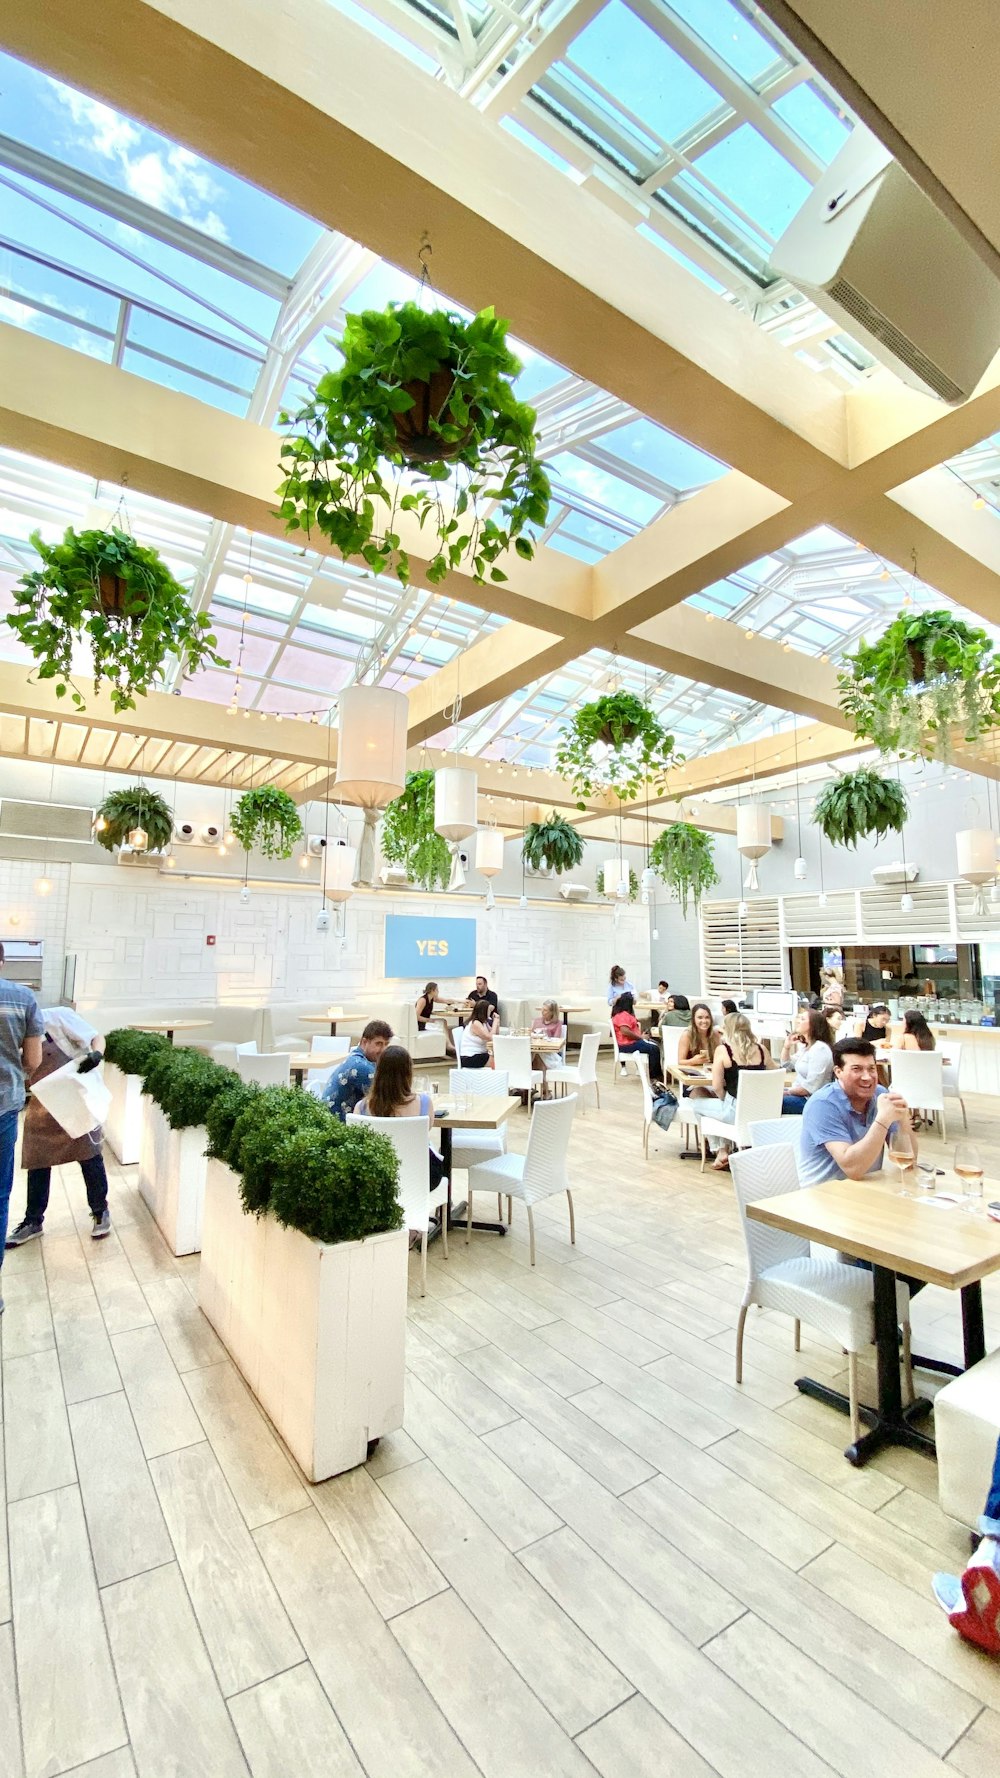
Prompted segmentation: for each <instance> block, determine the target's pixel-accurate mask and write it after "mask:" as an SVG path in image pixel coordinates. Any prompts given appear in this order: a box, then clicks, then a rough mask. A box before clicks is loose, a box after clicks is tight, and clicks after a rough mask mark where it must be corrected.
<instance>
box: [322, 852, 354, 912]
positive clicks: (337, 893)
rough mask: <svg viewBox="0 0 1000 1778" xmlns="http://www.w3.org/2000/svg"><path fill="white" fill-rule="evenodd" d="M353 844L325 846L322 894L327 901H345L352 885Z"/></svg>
mask: <svg viewBox="0 0 1000 1778" xmlns="http://www.w3.org/2000/svg"><path fill="white" fill-rule="evenodd" d="M357 857H358V854H357V850H356V848H355V847H354V846H327V848H326V851H325V852H324V853H323V894H324V896H325V898H326V900H327V901H347V900H348V898H349V896H350V894H351V891H352V889H353V887H354V867H355V864H356V863H357Z"/></svg>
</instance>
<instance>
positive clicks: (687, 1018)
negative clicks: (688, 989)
mask: <svg viewBox="0 0 1000 1778" xmlns="http://www.w3.org/2000/svg"><path fill="white" fill-rule="evenodd" d="M690 1023H691V1002H690V1000H689V999H688V997H687V995H686V994H668V995H667V1010H666V1012H661V1014H660V1024H661V1025H689V1024H690Z"/></svg>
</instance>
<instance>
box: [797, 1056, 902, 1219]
mask: <svg viewBox="0 0 1000 1778" xmlns="http://www.w3.org/2000/svg"><path fill="white" fill-rule="evenodd" d="M897 1132H898V1133H899V1135H900V1136H901V1137H902V1139H903V1141H904V1143H905V1145H906V1147H907V1148H908V1149H909V1150H910V1151H911V1152H912V1154H913V1156H914V1159H916V1153H917V1145H916V1142H915V1140H914V1137H913V1132H912V1129H911V1126H910V1108H909V1106H908V1105H907V1103H906V1100H905V1099H904V1098H903V1095H902V1093H892V1092H890V1091H889V1090H888V1089H887V1088H886V1087H883V1086H880V1085H879V1079H878V1071H877V1068H876V1064H875V1049H874V1046H873V1045H872V1044H870V1043H868V1042H867V1040H866V1039H865V1038H863V1037H842V1038H841V1039H840V1041H839V1042H838V1043H835V1044H834V1046H833V1079H832V1081H831V1082H830V1084H829V1086H825V1087H820V1088H819V1089H818V1090H817V1091H816V1092H815V1093H812V1094H811V1095H810V1097H809V1098H808V1099H807V1101H806V1107H805V1110H804V1111H803V1113H802V1134H801V1136H800V1138H799V1184H800V1185H803V1186H806V1185H822V1184H823V1183H824V1181H825V1180H827V1179H867V1178H868V1177H869V1176H870V1175H871V1174H872V1173H880V1172H881V1170H882V1156H883V1154H884V1152H885V1148H886V1144H887V1143H888V1142H889V1140H890V1138H891V1137H892V1136H893V1135H894V1134H895V1133H897Z"/></svg>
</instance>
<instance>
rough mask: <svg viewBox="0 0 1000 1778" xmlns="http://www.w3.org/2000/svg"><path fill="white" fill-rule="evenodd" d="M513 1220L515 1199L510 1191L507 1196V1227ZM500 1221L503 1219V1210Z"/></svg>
mask: <svg viewBox="0 0 1000 1778" xmlns="http://www.w3.org/2000/svg"><path fill="white" fill-rule="evenodd" d="M513 1220H514V1200H513V1198H512V1197H511V1196H510V1194H509V1193H508V1196H507V1227H508V1228H510V1225H511V1223H512V1222H513ZM500 1221H501V1222H502V1221H503V1212H501V1215H500Z"/></svg>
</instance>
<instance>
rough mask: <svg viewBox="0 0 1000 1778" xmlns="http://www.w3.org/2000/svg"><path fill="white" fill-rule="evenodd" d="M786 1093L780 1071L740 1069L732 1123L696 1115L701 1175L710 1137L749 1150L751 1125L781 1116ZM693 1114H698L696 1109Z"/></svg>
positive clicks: (771, 1069) (707, 1102)
mask: <svg viewBox="0 0 1000 1778" xmlns="http://www.w3.org/2000/svg"><path fill="white" fill-rule="evenodd" d="M784 1090H785V1077H784V1074H783V1073H782V1071H781V1069H780V1068H768V1069H761V1070H760V1071H759V1072H758V1071H757V1070H754V1069H749V1068H744V1069H741V1071H740V1077H739V1080H738V1081H737V1083H736V1116H735V1118H734V1119H733V1122H732V1123H731V1124H727V1123H726V1122H725V1120H724V1119H723V1118H719V1117H709V1116H707V1115H706V1114H705V1113H699V1112H696V1115H697V1117H698V1134H699V1137H700V1139H701V1168H702V1172H704V1170H705V1156H706V1154H707V1153H708V1140H707V1139H708V1137H709V1136H716V1137H718V1138H719V1140H720V1141H722V1142H732V1143H733V1144H734V1145H735V1146H736V1147H737V1148H749V1146H750V1141H751V1138H750V1125H751V1124H752V1123H760V1122H761V1121H762V1120H763V1119H765V1118H768V1119H769V1118H775V1117H777V1116H778V1114H779V1113H780V1111H781V1100H782V1095H783V1093H784ZM702 1104H711V1100H702ZM692 1111H695V1108H694V1107H692Z"/></svg>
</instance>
